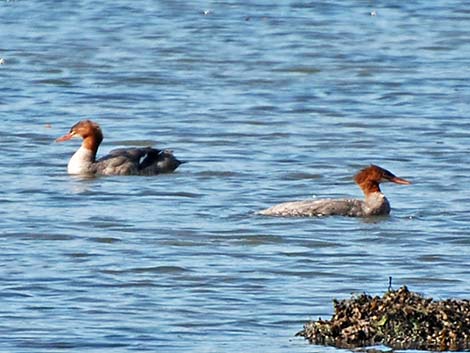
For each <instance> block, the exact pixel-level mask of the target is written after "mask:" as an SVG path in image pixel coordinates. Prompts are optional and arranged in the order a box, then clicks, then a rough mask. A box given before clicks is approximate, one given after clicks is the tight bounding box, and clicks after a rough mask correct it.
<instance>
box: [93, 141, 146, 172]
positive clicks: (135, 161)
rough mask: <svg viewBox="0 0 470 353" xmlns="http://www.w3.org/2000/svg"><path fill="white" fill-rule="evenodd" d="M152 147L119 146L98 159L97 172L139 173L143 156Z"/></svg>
mask: <svg viewBox="0 0 470 353" xmlns="http://www.w3.org/2000/svg"><path fill="white" fill-rule="evenodd" d="M150 150H153V149H152V148H150V147H148V148H118V149H114V150H112V151H111V152H109V154H108V155H106V156H104V157H103V158H100V159H99V160H97V161H96V169H97V171H96V172H97V174H102V175H137V174H139V166H140V161H141V160H142V158H145V156H146V155H147V154H148V153H149V151H150Z"/></svg>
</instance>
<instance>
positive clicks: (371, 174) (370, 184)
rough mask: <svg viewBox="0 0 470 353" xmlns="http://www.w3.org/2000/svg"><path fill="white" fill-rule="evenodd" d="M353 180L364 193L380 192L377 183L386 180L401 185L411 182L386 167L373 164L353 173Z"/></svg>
mask: <svg viewBox="0 0 470 353" xmlns="http://www.w3.org/2000/svg"><path fill="white" fill-rule="evenodd" d="M354 181H355V182H356V183H357V184H358V185H359V186H360V188H361V189H362V191H364V193H365V194H366V195H367V194H369V193H371V192H380V188H379V184H380V183H384V182H388V181H390V182H392V183H395V184H402V185H409V184H411V182H409V181H408V180H405V179H402V178H399V177H397V176H396V175H394V174H393V173H391V172H390V171H388V170H387V169H384V168H381V167H379V166H377V165H373V164H372V165H370V166H368V167H367V168H364V169H362V170H361V171H359V173H357V174H356V175H355V177H354Z"/></svg>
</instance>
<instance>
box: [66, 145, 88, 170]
mask: <svg viewBox="0 0 470 353" xmlns="http://www.w3.org/2000/svg"><path fill="white" fill-rule="evenodd" d="M93 159H94V157H93V153H92V152H91V151H90V150H89V149H87V148H84V147H83V146H81V147H80V148H79V149H78V150H77V152H75V153H74V155H73V156H72V158H70V161H69V164H68V165H67V172H68V173H69V174H90V173H92V169H93V168H92V165H93V162H94V160H93Z"/></svg>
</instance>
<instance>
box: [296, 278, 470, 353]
mask: <svg viewBox="0 0 470 353" xmlns="http://www.w3.org/2000/svg"><path fill="white" fill-rule="evenodd" d="M333 303H334V308H335V314H334V315H333V317H332V318H331V320H322V319H321V318H320V319H319V320H318V321H311V322H308V323H306V324H305V325H304V329H303V330H302V331H300V332H298V333H297V335H296V336H303V337H305V338H306V339H308V340H309V341H310V342H311V343H314V344H323V345H330V346H335V347H338V348H348V349H351V348H357V347H364V346H373V345H386V346H389V347H391V348H393V349H418V350H430V351H457V350H468V349H470V301H469V300H451V299H448V300H444V301H433V299H432V298H424V297H423V296H421V295H419V294H417V293H414V292H411V291H409V290H408V288H407V287H406V286H403V287H402V288H400V289H399V290H396V291H394V290H389V291H388V292H387V293H385V294H384V295H383V297H382V298H380V297H378V296H376V297H372V296H370V295H367V294H361V295H359V296H357V297H353V298H351V299H349V300H342V301H337V300H334V301H333Z"/></svg>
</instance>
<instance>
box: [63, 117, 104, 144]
mask: <svg viewBox="0 0 470 353" xmlns="http://www.w3.org/2000/svg"><path fill="white" fill-rule="evenodd" d="M75 136H80V137H81V138H83V140H84V141H83V143H84V145H85V148H88V149H91V150H93V149H98V146H99V144H100V143H101V141H103V133H102V132H101V128H100V126H99V125H98V124H97V123H95V122H93V121H91V120H82V121H79V122H78V123H76V124H75V125H74V126H72V127H71V129H70V131H69V132H68V134H65V135H64V136H62V137H59V138H57V139H56V140H55V141H56V142H63V141H68V140H70V139H71V138H73V137H75Z"/></svg>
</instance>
